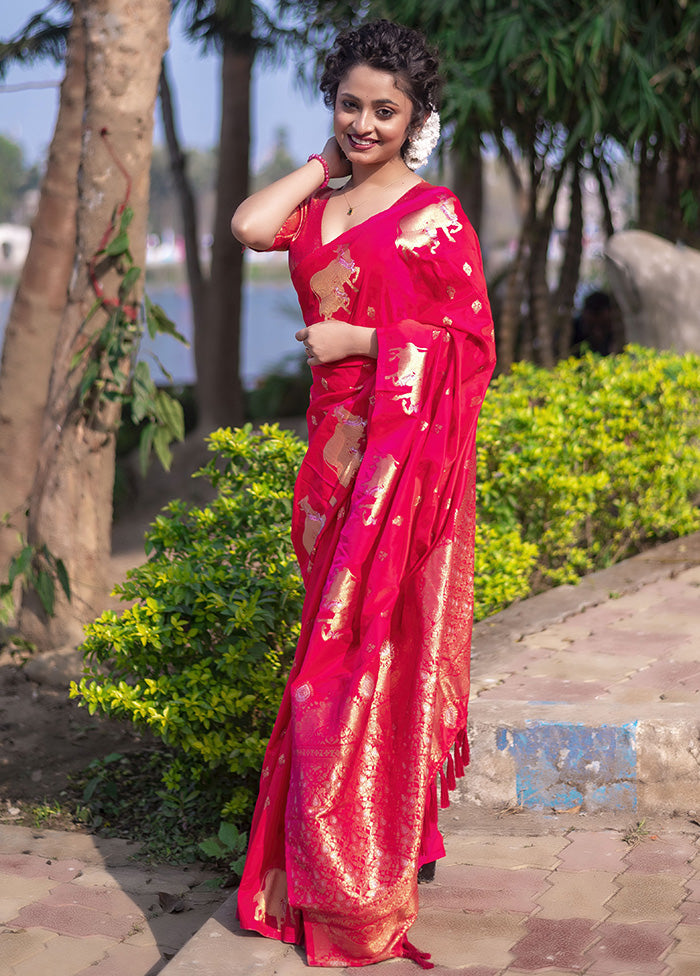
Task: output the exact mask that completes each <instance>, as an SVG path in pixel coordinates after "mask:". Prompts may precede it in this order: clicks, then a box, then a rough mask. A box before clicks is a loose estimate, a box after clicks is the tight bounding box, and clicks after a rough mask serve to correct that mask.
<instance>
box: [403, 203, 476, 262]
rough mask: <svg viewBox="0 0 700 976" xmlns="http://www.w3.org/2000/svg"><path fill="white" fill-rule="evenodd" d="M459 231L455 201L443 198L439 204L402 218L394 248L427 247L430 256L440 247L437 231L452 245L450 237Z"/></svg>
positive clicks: (413, 248) (452, 239) (407, 249)
mask: <svg viewBox="0 0 700 976" xmlns="http://www.w3.org/2000/svg"><path fill="white" fill-rule="evenodd" d="M461 229H462V224H461V223H460V221H459V218H458V217H457V212H456V210H455V201H454V200H453V199H452V198H451V197H443V198H442V199H441V200H440V201H439V203H433V204H431V205H430V206H429V207H424V208H423V209H422V210H418V211H416V212H415V213H411V214H408V215H407V216H406V217H404V218H403V220H402V221H401V223H400V224H399V236H398V237H397V238H396V246H397V247H399V248H403V249H404V250H406V251H417V250H419V249H420V248H422V247H429V248H430V252H431V254H435V252H436V251H437V249H438V247H439V246H440V240H439V238H438V231H442V232H443V234H444V235H445V237H446V238H447V240H448V241H450V242H451V243H454V240H455V238H454V237H453V236H452V235H453V234H455V233H457V231H460V230H461Z"/></svg>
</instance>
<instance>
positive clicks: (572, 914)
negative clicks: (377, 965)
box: [163, 813, 700, 976]
mask: <svg viewBox="0 0 700 976" xmlns="http://www.w3.org/2000/svg"><path fill="white" fill-rule="evenodd" d="M510 816H513V817H516V818H517V817H518V816H519V815H518V814H515V815H510ZM522 816H523V817H524V819H525V821H526V823H525V827H524V829H525V830H532V829H535V830H536V831H537V832H536V833H529V832H527V833H520V834H513V833H512V831H513V829H514V828H513V824H512V822H510V821H509V822H507V823H504V822H503V820H502V819H498V818H497V817H496V816H493V817H492V832H490V833H489V832H483V831H482V830H477V831H472V832H471V833H470V834H465V833H462V832H458V833H452V834H450V833H449V826H448V825H447V824H445V830H446V832H447V833H448V836H447V838H446V850H447V857H446V859H445V860H444V861H441V862H440V864H439V865H438V869H437V875H436V880H435V882H433V883H432V884H430V885H421V887H420V889H419V890H420V905H421V907H420V913H419V916H418V921H417V922H416V924H415V925H414V926H413V928H412V929H411V941H412V942H413V943H414V944H415V945H417V946H418V948H419V949H421V950H423V951H428V952H431V953H432V960H433V962H434V963H435V969H434V970H433V972H434V973H435V976H446V974H449V973H453V974H458V973H459V974H461V976H533V974H542V976H544V974H547V976H577V974H584V973H585V974H586V976H698V974H700V843H699V841H698V838H699V837H700V827H695V826H693V825H686V826H689V827H690V828H691V829H690V830H688V831H687V832H685V831H683V830H681V829H680V825H678V824H677V825H675V826H674V825H672V824H666V825H665V826H664V827H663V830H662V832H660V833H659V834H654V835H650V836H646V837H645V838H644V839H643V840H641V841H640V842H639V843H636V844H633V845H630V844H629V843H627V842H625V840H624V839H623V832H622V831H621V830H619V829H613V828H610V827H605V828H603V827H600V828H598V827H596V826H594V825H587V824H586V822H585V820H583V821H580V822H579V824H578V825H577V826H574V827H573V828H572V825H571V823H569V824H568V825H566V826H564V825H563V824H562V823H561V822H560V821H561V815H560V816H559V817H557V818H554V819H555V821H557V823H556V824H555V823H552V824H550V825H549V827H548V825H547V824H546V823H543V822H540V823H539V824H536V825H533V824H531V823H530V822H529V821H528V814H527V813H525V814H523V815H522ZM579 816H580V815H579ZM465 819H466V820H468V819H469V815H468V814H467V815H466V817H465ZM570 828H572V829H570ZM384 970H386V973H387V974H392V976H416V973H418V972H419V971H420V970H419V969H418V968H417V967H416V965H415V964H414V963H412V962H410V961H408V960H403V959H402V960H395V961H391V962H387V963H383V964H382V971H384ZM323 971H325V972H329V973H330V972H338V970H323ZM309 972H310V970H309V969H308V967H307V966H306V965H305V962H304V956H303V953H302V952H300V951H299V950H296V949H294V948H292V947H289V946H283V945H280V944H279V943H276V942H272V941H270V940H267V939H263V938H261V937H259V936H257V935H253V934H250V933H242V932H240V930H238V928H237V924H236V921H235V897H234V898H232V899H231V900H230V901H229V902H228V903H227V904H226V905H225V906H223V907H222V909H221V910H220V911H219V913H218V914H217V915H216V916H215V917H214V918H213V919H211V920H210V921H209V922H207V924H206V925H205V926H204V927H203V929H202V930H201V931H200V932H199V933H198V934H197V936H196V937H195V939H193V940H192V941H191V942H190V943H189V944H188V945H187V946H186V947H185V948H184V949H183V950H182V951H181V952H180V953H179V954H178V955H177V956H176V957H175V959H174V960H173V961H172V962H171V963H169V965H168V966H166V968H165V970H164V971H163V976H185V974H186V976H195V974H196V976H225V974H227V976H239V974H240V976H242V974H248V973H257V974H261V976H268V974H270V976H272V974H276V976H303V974H308V973H309ZM341 972H342V973H345V974H348V976H349V974H350V973H352V972H353V970H351V969H345V970H341Z"/></svg>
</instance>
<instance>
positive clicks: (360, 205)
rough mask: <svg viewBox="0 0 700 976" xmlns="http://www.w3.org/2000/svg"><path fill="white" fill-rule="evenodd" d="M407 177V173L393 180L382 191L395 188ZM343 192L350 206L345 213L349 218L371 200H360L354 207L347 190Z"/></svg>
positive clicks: (367, 198)
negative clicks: (391, 187) (354, 211)
mask: <svg viewBox="0 0 700 976" xmlns="http://www.w3.org/2000/svg"><path fill="white" fill-rule="evenodd" d="M406 176H407V174H406V173H402V174H401V176H398V177H397V178H396V179H395V180H392V182H391V183H387V184H386V186H382V187H380V189H382V190H388V189H389V187H390V186H394V185H395V184H396V183H398V182H399V181H400V180H404V179H406ZM353 189H354V187H353ZM341 192H342V194H343V196H344V197H345V202H346V203H347V205H348V209H347V210H346V211H345V213H346V215H347V216H348V217H349V216H350V215H351V214H352V212H353V210H357V208H358V207H362V206H364V204H365V203H367V200H369V197H366V198H365V199H364V200H360V202H359V203H356V204H355V205H354V206H353V205H352V204H351V203H350V201H349V200H348V195H347V193H346V192H345V189H343V190H342V191H341Z"/></svg>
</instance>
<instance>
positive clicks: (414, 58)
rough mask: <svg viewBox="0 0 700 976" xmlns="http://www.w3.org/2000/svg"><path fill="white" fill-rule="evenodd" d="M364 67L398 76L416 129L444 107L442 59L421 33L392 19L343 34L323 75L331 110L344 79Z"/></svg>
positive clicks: (375, 22) (329, 58)
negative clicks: (409, 102)
mask: <svg viewBox="0 0 700 976" xmlns="http://www.w3.org/2000/svg"><path fill="white" fill-rule="evenodd" d="M360 64H366V65H369V67H370V68H376V69H377V70H378V71H388V72H390V73H391V74H393V75H395V76H396V78H397V82H398V84H399V87H400V88H401V91H403V92H404V93H405V94H406V95H407V96H408V97H409V98H410V99H411V102H412V103H413V113H412V116H411V125H412V126H416V127H418V126H420V125H422V123H423V119H424V118H425V115H426V113H428V112H431V111H437V110H438V108H439V107H440V91H441V89H442V79H441V77H440V75H439V73H438V59H437V56H436V54H435V53H434V52H433V51H432V50H431V49H430V48H429V47H428V44H427V43H426V40H425V38H424V37H423V35H422V34H419V33H418V31H414V30H411V29H410V28H409V27H403V26H402V25H401V24H394V23H392V22H391V21H389V20H374V21H370V22H369V23H367V24H362V26H361V27H357V28H353V29H351V30H346V31H343V32H342V33H341V34H339V35H338V36H337V37H336V39H335V44H334V46H333V49H332V50H331V51H330V53H329V54H328V56H327V58H326V62H325V67H324V71H323V75H322V76H321V85H320V87H321V91H322V92H323V100H324V102H325V103H326V105H327V106H328V107H329V108H333V107H334V106H335V99H336V95H337V94H338V85H339V84H340V82H341V80H342V79H343V78H344V77H345V76H346V75H347V73H348V71H350V70H351V69H352V68H354V67H356V66H357V65H360Z"/></svg>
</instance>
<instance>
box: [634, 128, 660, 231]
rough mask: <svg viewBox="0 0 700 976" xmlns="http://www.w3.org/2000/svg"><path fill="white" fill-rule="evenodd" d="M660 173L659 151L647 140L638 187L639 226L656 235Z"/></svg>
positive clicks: (643, 149)
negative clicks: (657, 190)
mask: <svg viewBox="0 0 700 976" xmlns="http://www.w3.org/2000/svg"><path fill="white" fill-rule="evenodd" d="M658 171H659V151H658V148H657V146H652V145H651V144H650V143H649V141H648V140H647V139H644V140H642V142H641V151H640V157H639V177H638V180H639V182H638V185H637V211H638V214H637V224H638V226H639V229H640V230H647V231H649V233H651V234H655V233H656V186H657V181H658Z"/></svg>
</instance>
